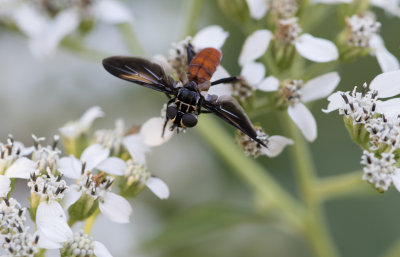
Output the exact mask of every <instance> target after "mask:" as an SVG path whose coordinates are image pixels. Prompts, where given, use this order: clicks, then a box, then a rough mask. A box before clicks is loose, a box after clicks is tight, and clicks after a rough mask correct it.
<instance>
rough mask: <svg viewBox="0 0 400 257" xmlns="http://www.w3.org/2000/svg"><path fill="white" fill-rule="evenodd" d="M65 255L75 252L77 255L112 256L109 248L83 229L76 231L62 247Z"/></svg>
mask: <svg viewBox="0 0 400 257" xmlns="http://www.w3.org/2000/svg"><path fill="white" fill-rule="evenodd" d="M60 251H61V253H62V255H63V256H67V255H71V254H74V255H75V256H96V257H112V255H111V253H110V252H109V251H108V250H107V248H106V247H105V246H104V245H103V244H102V243H100V242H99V241H94V240H93V237H91V236H89V235H87V234H85V233H84V232H83V231H82V230H81V231H78V232H75V233H74V235H73V237H72V238H71V240H69V241H68V242H66V243H65V244H64V246H63V248H62V249H60Z"/></svg>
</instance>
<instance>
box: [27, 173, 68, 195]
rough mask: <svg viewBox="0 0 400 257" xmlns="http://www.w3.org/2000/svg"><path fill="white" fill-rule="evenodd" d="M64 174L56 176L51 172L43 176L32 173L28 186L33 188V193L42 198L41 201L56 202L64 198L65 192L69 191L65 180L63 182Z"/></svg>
mask: <svg viewBox="0 0 400 257" xmlns="http://www.w3.org/2000/svg"><path fill="white" fill-rule="evenodd" d="M62 177H63V174H61V173H59V174H58V175H57V176H54V175H53V174H52V173H51V172H50V170H49V169H48V172H46V173H45V174H42V175H39V176H38V175H37V174H36V173H34V172H33V173H31V177H30V180H29V182H28V186H29V187H30V188H31V193H35V194H37V195H39V196H40V198H41V199H44V200H49V201H55V200H57V199H62V198H63V197H64V192H65V190H66V189H68V186H67V183H66V182H65V180H62Z"/></svg>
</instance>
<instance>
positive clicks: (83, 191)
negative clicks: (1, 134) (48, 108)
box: [0, 107, 171, 256]
mask: <svg viewBox="0 0 400 257" xmlns="http://www.w3.org/2000/svg"><path fill="white" fill-rule="evenodd" d="M101 116H103V112H102V111H101V109H100V108H99V107H93V108H91V109H89V110H88V111H87V112H86V113H85V114H84V115H83V116H82V118H81V119H80V120H78V121H74V122H69V123H68V124H66V125H65V126H64V127H62V128H60V132H61V138H62V139H63V143H64V146H65V150H66V152H67V156H63V154H62V151H61V150H60V149H59V148H58V141H59V138H60V137H59V136H55V137H54V139H53V142H52V143H51V144H50V145H44V144H43V143H44V142H45V138H41V137H40V138H38V137H36V136H33V146H31V147H25V146H24V145H23V144H22V143H20V142H17V141H14V139H13V137H12V136H10V137H9V138H8V140H7V143H6V144H1V154H0V164H1V174H0V221H1V223H0V233H1V234H2V238H3V240H2V241H1V247H2V248H3V249H4V250H5V251H6V253H7V255H6V256H34V255H35V254H36V253H38V252H39V251H44V250H48V251H58V252H59V253H60V254H61V256H70V255H71V254H72V255H74V256H111V254H110V253H109V252H108V250H107V249H106V248H105V246H104V245H103V244H101V243H100V242H97V241H93V239H92V238H91V237H89V236H88V235H87V234H85V233H83V232H82V231H79V232H75V233H74V232H73V231H72V229H71V227H70V226H71V225H72V224H74V223H76V222H77V221H85V220H86V219H88V218H89V217H92V218H94V217H96V216H97V214H98V213H101V214H103V215H104V216H105V217H107V218H108V219H110V220H111V221H113V222H117V223H127V222H129V218H130V216H131V213H132V207H131V205H130V203H129V202H128V200H127V199H129V198H131V197H134V196H136V195H137V194H139V193H140V192H141V191H142V190H143V189H144V188H145V187H148V188H149V189H150V190H151V191H152V192H154V193H155V195H156V196H158V197H159V198H160V199H166V198H168V197H169V189H168V186H167V185H166V184H165V183H164V182H163V181H162V180H161V179H159V178H157V177H155V176H153V175H151V174H150V172H149V171H148V169H147V167H146V163H145V153H146V152H147V151H148V150H149V149H150V148H151V147H153V146H156V145H159V144H162V143H164V142H165V141H167V140H168V139H169V138H170V135H171V134H168V135H166V136H165V137H164V138H162V137H161V130H162V122H160V121H161V118H153V119H150V120H149V121H148V122H146V123H145V124H143V126H142V129H140V130H138V131H137V133H133V132H132V131H130V132H131V134H129V133H128V130H127V129H126V128H125V126H124V124H123V122H122V121H121V120H118V121H117V125H116V128H115V129H114V130H98V131H95V132H94V133H93V134H92V133H90V128H91V124H92V123H93V121H94V120H95V119H96V118H98V117H101ZM143 127H145V128H146V129H145V130H143ZM154 130H157V133H158V135H159V137H157V136H154V135H155V134H152V135H151V136H150V135H149V134H148V133H153V132H154ZM15 179H25V180H27V182H26V183H27V186H28V188H29V189H30V197H29V203H30V206H29V212H27V208H24V207H22V206H21V205H20V204H19V203H18V202H17V200H15V199H14V198H12V197H10V196H11V195H12V193H13V192H14V190H19V189H17V188H15V183H12V180H15ZM71 179H72V181H74V182H73V183H71ZM115 183H118V185H119V187H120V192H119V194H118V193H116V192H113V191H115V189H116V188H117V187H113V185H114V184H115ZM113 189H114V190H113ZM132 192H134V193H132ZM27 213H29V214H30V218H31V219H32V221H33V222H34V223H35V230H34V231H31V230H30V229H29V227H28V226H27V222H26V214H27Z"/></svg>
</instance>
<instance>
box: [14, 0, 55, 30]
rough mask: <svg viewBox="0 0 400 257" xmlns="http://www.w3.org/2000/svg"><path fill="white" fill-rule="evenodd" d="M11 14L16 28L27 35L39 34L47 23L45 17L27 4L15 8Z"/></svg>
mask: <svg viewBox="0 0 400 257" xmlns="http://www.w3.org/2000/svg"><path fill="white" fill-rule="evenodd" d="M13 16H14V17H13V18H14V21H15V23H16V25H17V26H18V28H19V29H20V30H21V31H22V32H23V33H25V35H27V36H28V37H37V36H39V35H41V34H42V32H43V30H44V28H45V26H46V24H47V20H46V18H45V17H44V16H43V15H41V14H40V13H39V12H38V11H37V10H36V8H34V7H33V6H31V5H28V4H26V5H23V6H21V7H20V8H17V9H16V10H15V12H14V13H13Z"/></svg>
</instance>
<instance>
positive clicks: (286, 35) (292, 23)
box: [275, 17, 301, 44]
mask: <svg viewBox="0 0 400 257" xmlns="http://www.w3.org/2000/svg"><path fill="white" fill-rule="evenodd" d="M300 33H301V28H300V26H299V24H298V22H297V18H296V17H293V18H290V19H281V20H278V22H277V29H276V31H275V38H276V40H277V41H278V42H280V43H283V44H294V43H295V42H296V39H297V38H298V37H299V34H300Z"/></svg>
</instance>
